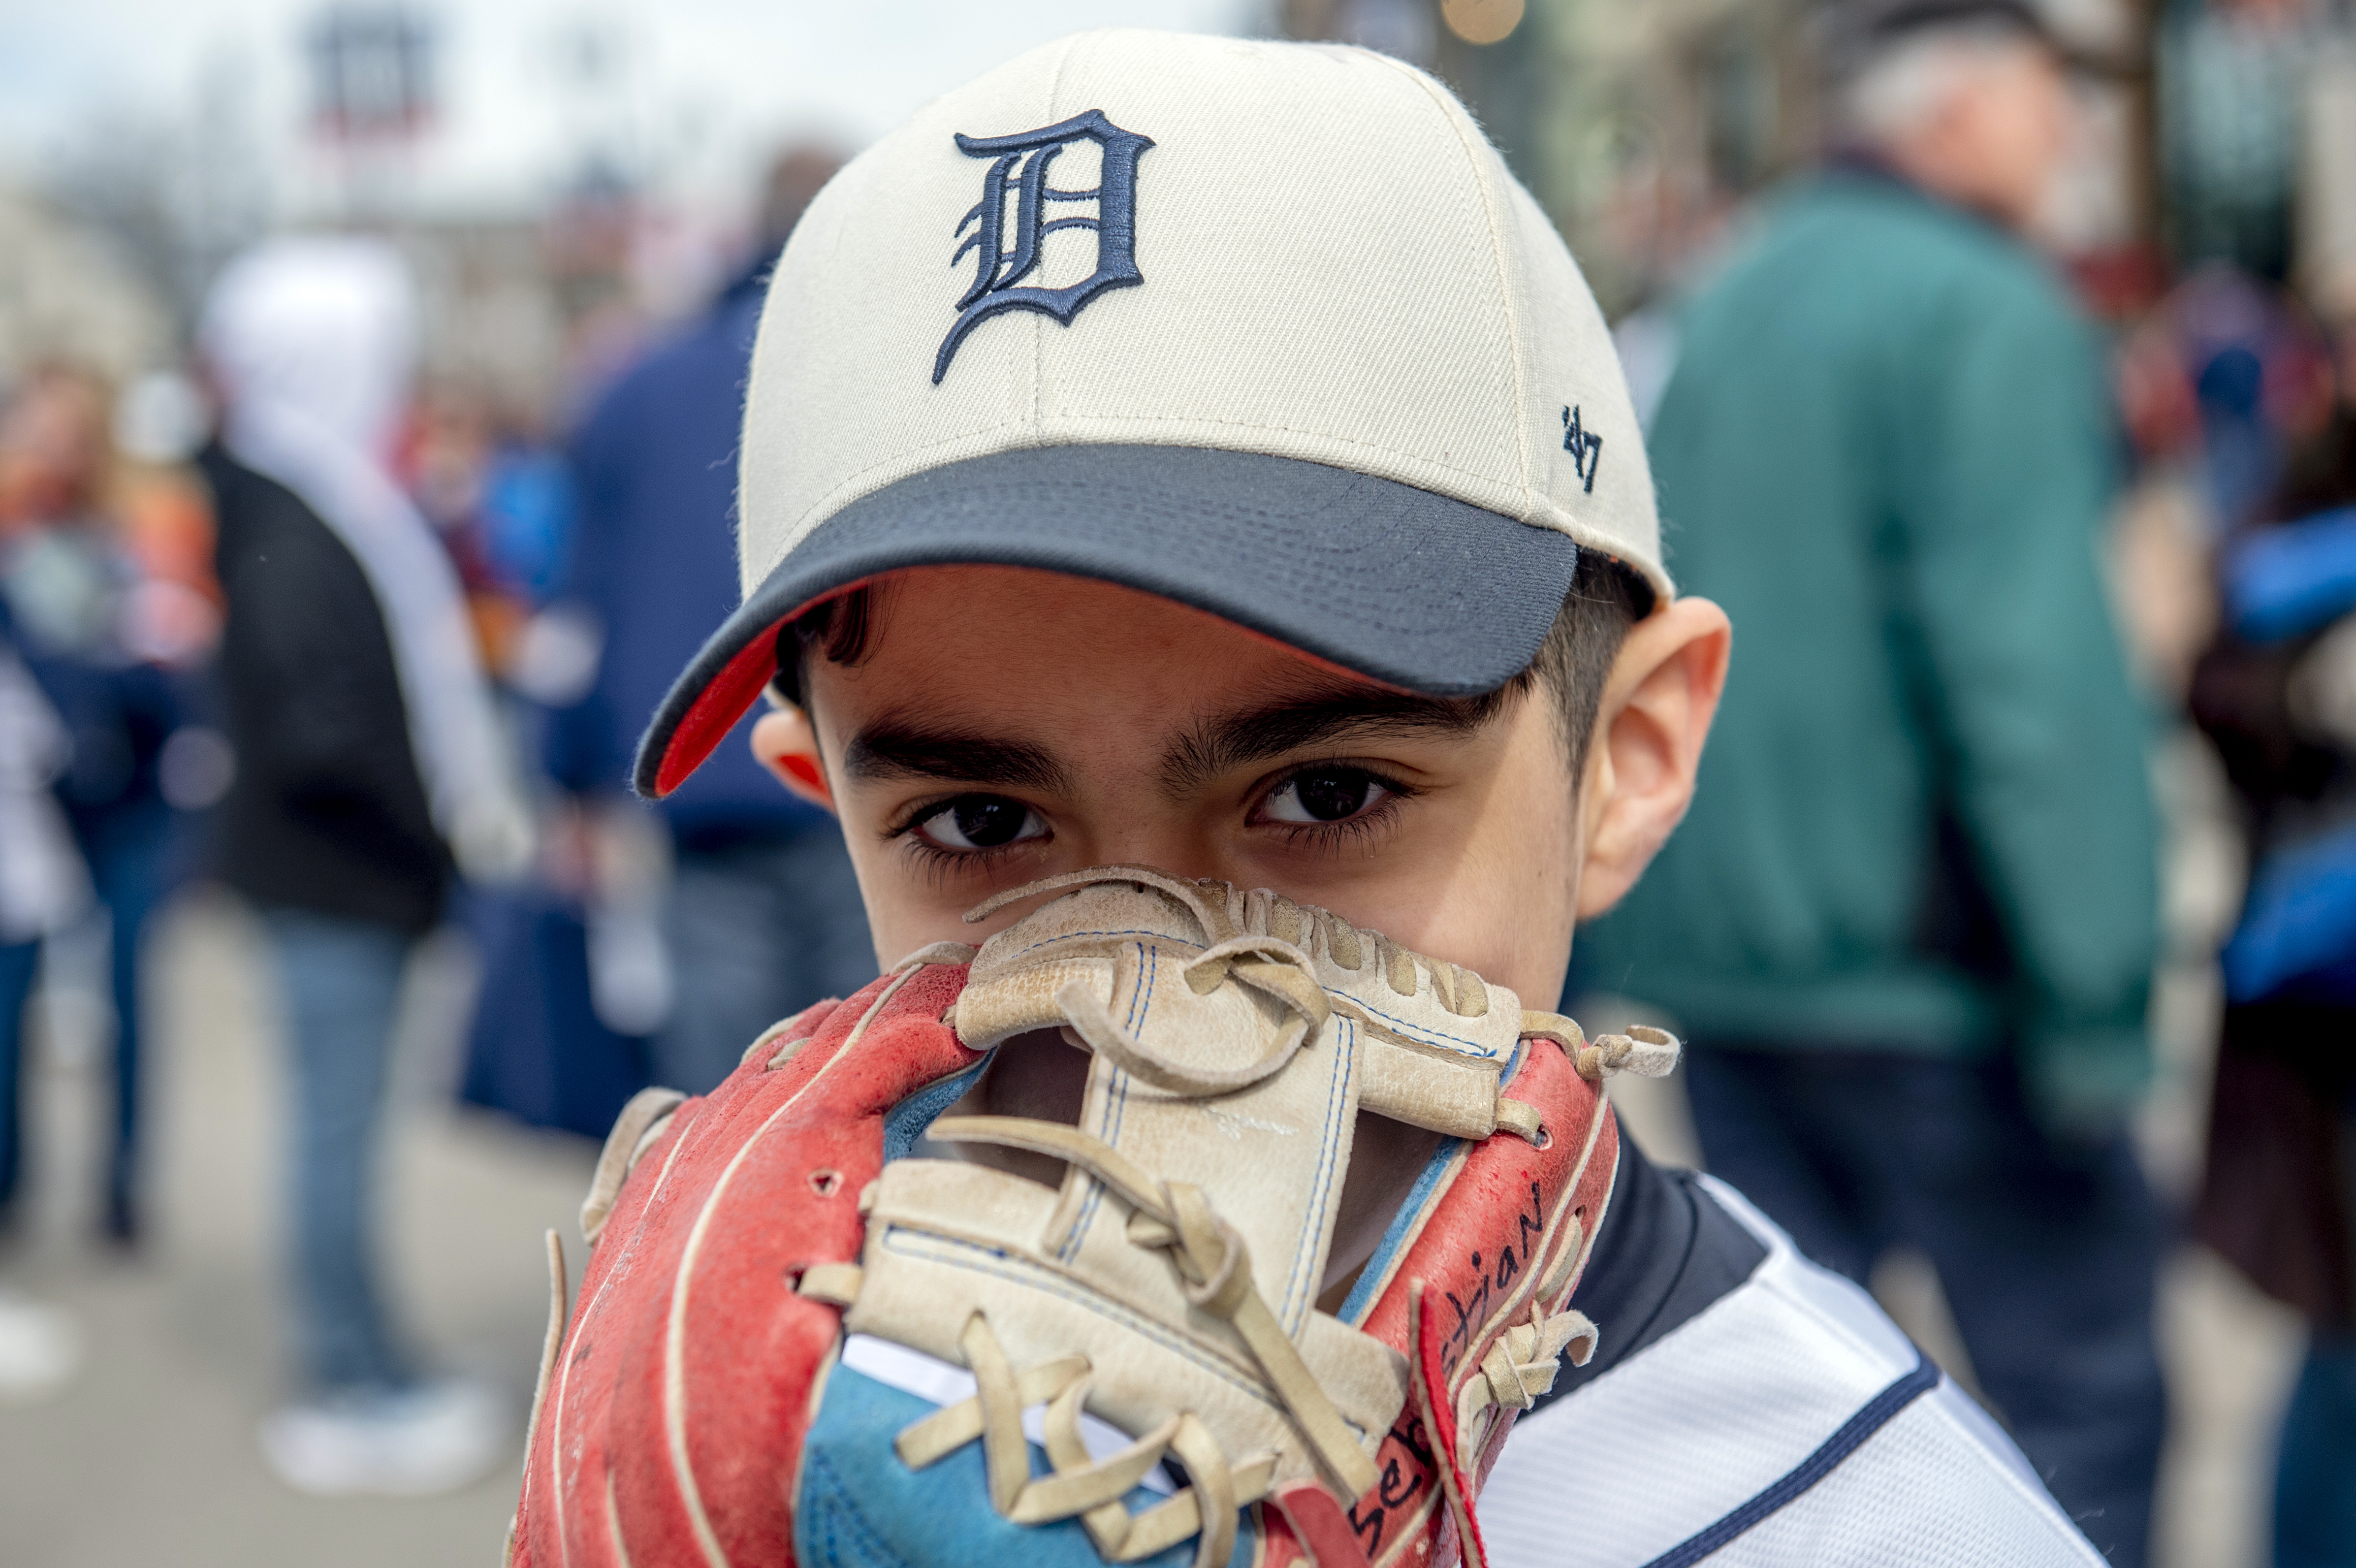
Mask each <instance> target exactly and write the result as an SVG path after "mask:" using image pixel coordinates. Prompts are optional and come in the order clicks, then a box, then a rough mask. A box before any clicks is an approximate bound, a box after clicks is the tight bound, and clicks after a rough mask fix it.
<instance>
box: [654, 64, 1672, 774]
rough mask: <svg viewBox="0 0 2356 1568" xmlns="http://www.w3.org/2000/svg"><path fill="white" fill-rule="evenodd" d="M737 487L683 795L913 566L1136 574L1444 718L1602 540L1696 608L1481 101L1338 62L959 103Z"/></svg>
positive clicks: (763, 334)
mask: <svg viewBox="0 0 2356 1568" xmlns="http://www.w3.org/2000/svg"><path fill="white" fill-rule="evenodd" d="M741 464H742V467H741V470H740V506H741V519H740V523H739V532H738V540H737V543H738V560H739V564H740V567H741V572H742V577H743V589H744V604H743V606H742V607H740V608H739V609H738V610H737V612H736V613H735V614H734V616H732V617H730V618H729V619H728V620H727V622H726V623H725V624H724V625H723V626H722V627H721V628H720V630H719V631H718V633H717V634H715V635H714V636H713V638H712V640H711V641H710V642H709V643H708V644H707V645H706V646H705V647H704V649H703V650H702V652H701V653H700V654H699V655H698V656H697V657H696V659H695V661H694V662H693V663H692V664H691V666H690V667H689V668H688V670H687V671H686V673H685V674H683V675H682V676H681V677H680V680H679V681H678V682H677V683H676V684H675V685H674V686H673V687H672V689H671V692H670V694H669V696H668V697H667V698H666V699H665V700H664V702H663V704H662V707H661V708H660V710H659V712H658V713H657V714H656V716H655V720H654V723H653V725H652V726H651V727H650V728H649V730H648V734H647V736H646V738H645V740H644V741H643V742H642V743H641V746H640V747H639V752H638V758H637V787H638V789H639V790H640V791H641V792H642V793H644V794H647V795H649V796H660V795H664V794H668V793H669V791H670V790H672V789H676V788H677V787H678V786H679V784H680V782H681V781H682V780H683V779H686V777H687V776H688V774H689V773H691V772H692V771H693V770H694V768H695V767H696V765H697V764H699V763H700V762H701V761H702V759H703V758H704V757H706V756H707V755H709V754H710V752H711V750H712V747H713V746H716V745H718V744H719V742H720V741H721V739H722V738H723V736H726V735H727V733H728V732H729V730H730V729H731V728H733V727H734V725H735V723H736V721H737V720H738V719H739V718H741V717H742V716H743V715H744V711H745V710H746V709H747V708H748V707H750V706H751V705H752V704H753V703H754V702H755V700H756V699H757V698H758V696H759V694H760V693H761V690H762V688H763V686H765V685H766V684H767V683H768V682H771V681H772V680H773V679H776V677H777V675H778V671H779V666H778V659H777V641H778V633H779V631H780V629H781V628H783V627H784V626H785V625H786V623H787V622H789V621H790V620H792V618H794V617H796V616H798V615H799V614H801V613H802V612H803V611H805V610H807V609H809V607H811V606H813V605H815V604H817V603H819V602H820V601H822V600H824V599H827V598H830V597H831V596H836V595H839V594H842V593H845V592H847V591H849V590H851V588H853V587H855V586H857V585H859V584H861V583H863V582H867V581H870V580H872V579H873V578H875V577H877V576H879V575H883V574H884V573H887V572H891V571H894V570H896V569H899V568H902V567H908V566H918V565H929V564H950V563H992V564H1007V565H1020V566H1032V567H1039V568H1044V569H1046V570H1049V571H1055V572H1061V573H1066V574H1069V575H1076V576H1084V577H1093V578H1098V579H1101V580H1103V581H1107V582H1112V583H1119V584H1123V585H1128V586H1130V587H1134V588H1140V589H1143V590H1145V591H1148V592H1151V593H1153V594H1157V595H1160V596H1164V597H1167V598H1172V599H1175V600H1178V601H1180V602H1183V603H1185V604H1189V605H1193V606H1195V607H1199V608H1202V609H1205V610H1208V611H1210V612H1212V613H1214V614H1215V615H1218V616H1220V617H1222V618H1225V619H1227V620H1229V621H1232V622H1235V623H1237V624H1238V625H1241V626H1244V627H1248V628H1251V629H1253V630H1255V631H1258V632H1262V633H1265V634H1267V635H1269V636H1271V637H1274V638H1276V639H1280V640H1281V641H1283V642H1286V643H1288V644H1290V645H1291V646H1293V647H1296V648H1299V649H1301V650H1303V651H1305V652H1308V653H1311V654H1313V655H1315V656H1317V657H1319V658H1321V659H1324V660H1329V661H1331V662H1333V663H1334V664H1338V665H1340V666H1342V667H1344V668H1345V669H1348V670H1353V671H1358V672H1360V673H1362V674H1364V675H1366V676H1368V677H1370V678H1372V679H1374V680H1376V681H1380V682H1386V683H1387V684H1390V685H1393V686H1397V687H1400V688H1404V689H1406V690H1408V691H1414V692H1419V693H1426V694H1428V695H1432V696H1466V695H1472V694H1475V693H1483V692H1490V691H1494V690H1495V689H1497V688H1498V687H1499V686H1502V685H1504V684H1505V682H1507V681H1510V680H1511V679H1513V678H1514V677H1515V675H1516V674H1518V673H1520V672H1521V671H1523V670H1524V669H1526V668H1527V666H1528V665H1529V662H1530V660H1532V659H1533V658H1534V657H1535V656H1536V654H1537V650H1538V647H1539V645H1540V644H1541V643H1542V642H1543V641H1544V640H1545V638H1546V634H1547V628H1549V627H1550V626H1551V625H1552V624H1553V622H1554V618H1555V617H1556V614H1557V613H1558V611H1559V609H1560V608H1561V606H1562V602H1563V597H1564V595H1565V594H1566V593H1567V592H1568V590H1569V586H1570V582H1571V573H1572V569H1573V566H1574V564H1576V561H1577V558H1578V553H1579V551H1580V549H1582V548H1584V549H1591V550H1598V551H1601V552H1602V553H1605V554H1607V555H1610V556H1612V557H1614V558H1616V559H1618V560H1620V561H1622V562H1624V563H1626V564H1628V565H1629V566H1630V567H1632V568H1633V569H1634V570H1635V571H1636V572H1637V573H1639V574H1641V575H1643V576H1644V578H1645V579H1646V580H1647V581H1648V582H1649V583H1650V584H1651V585H1652V586H1653V588H1654V590H1655V593H1656V594H1657V595H1658V596H1660V597H1662V598H1664V599H1665V598H1666V597H1667V596H1668V595H1669V593H1670V592H1671V588H1670V584H1669V580H1668V576H1667V574H1666V573H1665V572H1664V571H1663V570H1662V566H1661V558H1660V529H1659V524H1658V521H1657V520H1656V519H1655V514H1654V509H1653V486H1652V478H1651V476H1650V474H1649V472H1648V471H1647V469H1646V467H1645V463H1644V438H1643V436H1642V435H1640V434H1639V433H1638V430H1637V425H1636V418H1635V414H1634V413H1633V409H1632V408H1631V406H1630V403H1629V398H1628V392H1627V387H1626V383H1625V381H1623V379H1622V375H1621V371H1620V365H1619V360H1617V358H1616V357H1615V356H1614V354H1613V352H1612V338H1611V335H1610V333H1609V332H1608V331H1607V330H1606V328H1605V327H1604V324H1603V317H1602V316H1601V313H1600V312H1599V311H1598V310H1597V308H1596V306H1595V300H1594V297H1593V295H1590V293H1589V291H1588V288H1587V285H1586V281H1585V280H1584V279H1583V278H1581V277H1580V273H1579V267H1578V263H1575V262H1573V261H1572V260H1571V257H1570V252H1569V251H1568V250H1567V249H1566V248H1565V247H1564V245H1563V242H1562V240H1561V238H1560V237H1559V236H1558V235H1557V234H1556V232H1555V231H1554V228H1553V226H1552V225H1551V224H1550V223H1548V222H1547V219H1546V216H1545V214H1544V213H1542V212H1541V211H1540V210H1539V209H1538V207H1537V203H1536V202H1535V201H1533V200H1532V199H1530V197H1529V194H1528V193H1527V192H1526V191H1525V190H1524V189H1523V188H1521V186H1520V185H1519V184H1517V183H1516V182H1515V179H1514V177H1513V176H1512V175H1511V174H1509V173H1508V172H1507V171H1506V168H1505V162H1504V160H1503V159H1501V158H1500V157H1499V156H1498V155H1497V152H1496V150H1495V149H1494V147H1492V146H1491V145H1489V143H1488V141H1487V140H1486V139H1485V138H1484V137H1483V135H1482V134H1481V130H1480V127H1479V126H1477V125H1476V124H1473V122H1472V117H1471V116H1470V115H1468V114H1467V113H1465V112H1464V109H1463V106H1462V105H1461V104H1460V103H1458V102H1456V100H1455V99H1454V98H1453V97H1451V95H1450V94H1449V92H1448V91H1447V89H1445V88H1443V87H1441V86H1440V84H1439V83H1438V82H1436V81H1433V80H1432V79H1431V78H1430V77H1429V76H1426V75H1424V74H1423V73H1422V72H1420V71H1418V70H1414V69H1413V68H1411V67H1409V66H1407V65H1403V64H1401V63H1400V62H1399V61H1398V60H1396V59H1390V58H1388V57H1387V56H1385V55H1380V54H1376V53H1372V52H1370V51H1368V50H1365V49H1356V48H1342V47H1338V46H1329V45H1323V44H1317V45H1312V44H1291V43H1272V42H1260V41H1243V40H1237V39H1228V38H1200V37H1191V36H1185V35H1176V34H1167V33H1155V32H1146V31H1139V30H1132V29H1116V30H1110V31H1104V32H1093V33H1083V34H1080V35H1078V36H1076V37H1074V38H1066V39H1064V40H1062V41H1060V42H1058V43H1054V44H1050V45H1047V46H1046V47H1044V48H1040V49H1037V50H1034V51H1033V52H1032V53H1030V54H1026V55H1024V56H1023V57H1022V58H1021V59H1016V60H1013V61H1012V62H1010V63H1009V64H1006V65H1003V66H1001V67H1000V68H999V69H997V70H993V71H991V72H990V73H989V74H988V75H986V76H983V77H981V78H980V79H979V80H977V81H972V82H970V83H969V84H968V85H966V86H964V87H962V88H959V89H958V90H957V91H953V92H950V93H948V94H946V95H945V96H943V97H941V98H939V99H937V100H936V101H934V102H933V103H932V104H931V105H929V106H928V107H926V109H924V110H923V111H922V112H920V113H918V114H917V115H916V117H915V118H914V119H913V120H911V121H909V122H908V123H907V124H905V125H903V126H902V127H901V128H900V129H899V130H897V131H895V132H894V133H893V134H891V135H889V136H887V137H885V138H884V139H883V141H881V142H879V143H877V144H876V145H874V146H873V147H871V148H869V149H868V150H867V151H866V152H865V153H863V154H862V155H861V156H859V157H857V158H856V159H854V160H852V161H851V164H850V165H849V166H846V167H845V168H844V169H843V170H842V172H841V174H839V175H837V176H836V177H835V178H834V180H833V181H832V182H831V183H830V184H829V185H828V186H827V188H825V190H824V191H823V192H821V193H820V194H819V197H818V199H816V200H815V201H814V202H812V203H811V204H810V207H809V211H808V212H807V213H805V214H804V216H803V218H802V220H801V223H800V225H799V226H798V228H797V229H796V230H795V231H794V235H793V239H792V241H791V242H789V243H788V244H787V247H786V250H785V254H784V257H783V259H782V260H781V261H780V262H779V263H778V265H777V271H776V277H775V279H774V281H773V282H772V283H771V285H770V287H769V296H768V304H767V306H766V309H765V310H764V312H763V314H762V317H761V330H760V337H759V340H758V342H757V344H756V345H755V349H754V354H753V370H752V381H751V386H750V389H749V392H748V394H747V398H746V403H745V410H744V443H743V448H742V458H741ZM793 675H794V671H793V670H792V668H791V667H790V664H788V666H787V669H786V671H785V677H786V679H787V681H788V682H790V681H791V680H792V679H793Z"/></svg>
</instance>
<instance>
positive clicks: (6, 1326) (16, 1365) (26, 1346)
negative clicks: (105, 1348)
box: [0, 1290, 81, 1404]
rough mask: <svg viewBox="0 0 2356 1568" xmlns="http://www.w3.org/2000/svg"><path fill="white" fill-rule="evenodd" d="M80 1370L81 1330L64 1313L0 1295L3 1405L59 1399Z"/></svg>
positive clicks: (11, 1295) (0, 1397)
mask: <svg viewBox="0 0 2356 1568" xmlns="http://www.w3.org/2000/svg"><path fill="white" fill-rule="evenodd" d="M80 1365H81V1329H80V1326H77V1325H76V1324H75V1322H74V1320H73V1319H72V1318H71V1317H70V1316H67V1314H66V1312H65V1310H64V1309H63V1308H61V1307H55V1306H48V1305H44V1304H42V1303H40V1302H37V1301H32V1300H29V1299H27V1297H25V1296H21V1295H18V1294H16V1293H15V1292H14V1291H7V1290H0V1404H16V1403H23V1402H30V1401H33V1400H37V1399H40V1398H42V1397H44V1396H46V1395H48V1394H52V1393H55V1392H56V1391H58V1390H59V1389H61V1388H63V1387H64V1386H65V1384H66V1381H67V1380H68V1379H70V1378H71V1377H72V1376H73V1374H74V1369H75V1368H76V1367H79V1366H80Z"/></svg>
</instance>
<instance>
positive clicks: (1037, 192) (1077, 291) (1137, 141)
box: [933, 109, 1153, 386]
mask: <svg viewBox="0 0 2356 1568" xmlns="http://www.w3.org/2000/svg"><path fill="white" fill-rule="evenodd" d="M1083 140H1086V141H1093V142H1095V143H1096V145H1097V146H1098V149H1099V157H1100V166H1099V172H1098V176H1097V183H1096V185H1095V187H1094V188H1091V189H1087V190H1059V189H1057V188H1055V187H1054V186H1052V185H1049V184H1048V183H1047V174H1048V170H1049V169H1050V168H1051V167H1053V166H1054V165H1055V160H1056V159H1057V158H1058V157H1060V156H1063V155H1064V154H1065V153H1066V152H1067V151H1069V150H1071V148H1072V147H1073V145H1074V144H1076V143H1078V142H1081V141H1083ZM957 145H958V151H959V152H961V153H963V154H964V155H965V156H968V157H969V158H988V159H990V160H991V163H990V172H989V173H987V174H985V175H984V176H982V180H981V199H980V201H977V202H975V203H974V204H973V206H972V208H971V209H969V211H968V212H967V213H966V215H965V216H964V217H963V218H960V219H958V226H957V231H958V233H959V234H962V235H964V236H965V238H964V239H963V241H962V242H960V243H959V244H958V248H957V252H956V253H955V254H953V255H952V256H950V258H949V265H951V266H955V265H957V264H958V263H959V262H961V261H963V260H964V259H965V255H966V252H969V251H970V252H974V256H975V263H974V275H973V285H972V286H971V287H969V288H968V289H967V290H966V291H965V295H964V297H962V298H960V299H959V300H958V302H957V308H958V318H957V320H956V321H955V322H953V323H952V324H951V325H950V327H949V334H948V337H946V338H942V339H941V350H940V352H939V353H938V354H937V355H935V356H934V358H933V384H934V385H936V386H937V385H939V384H940V380H941V378H942V377H943V376H945V375H947V374H948V368H949V360H952V359H954V358H955V357H956V356H957V351H958V344H959V343H962V342H964V341H965V335H966V334H967V333H969V332H970V331H972V330H973V329H974V328H976V327H979V326H980V325H981V323H982V322H984V321H986V320H988V319H989V318H990V317H993V316H995V315H997V314H998V313H999V312H1000V311H1001V310H1036V311H1041V312H1043V313H1044V314H1046V315H1048V316H1052V317H1055V319H1056V320H1057V321H1059V322H1062V323H1063V324H1064V325H1065V326H1066V327H1068V326H1070V325H1071V323H1072V317H1075V316H1076V315H1078V314H1079V311H1080V306H1084V305H1086V304H1087V302H1088V301H1090V300H1092V299H1094V298H1095V297H1096V296H1097V295H1100V294H1102V293H1103V292H1104V291H1105V290H1107V289H1108V288H1123V287H1126V286H1128V285H1130V284H1137V283H1143V282H1144V281H1145V277H1144V274H1141V273H1140V272H1139V271H1138V270H1137V156H1138V155H1139V154H1140V153H1142V152H1143V151H1145V149H1146V148H1148V147H1150V146H1151V145H1153V143H1152V142H1151V139H1149V138H1147V137H1144V136H1141V135H1139V134H1136V133H1135V132H1133V131H1124V130H1122V129H1121V128H1120V127H1119V126H1118V125H1116V124H1113V123H1112V122H1111V121H1109V120H1108V119H1106V118H1105V117H1104V112H1103V111H1102V110H1100V109H1091V110H1089V111H1088V112H1087V113H1085V114H1076V115H1074V116H1073V117H1072V118H1071V119H1069V120H1066V121H1063V122H1062V123H1060V124H1054V125H1049V126H1047V127H1045V128H1044V130H1037V131H1023V132H1019V133H1017V134H1014V135H1011V136H968V135H962V134H961V135H959V136H958V139H957ZM1009 198H1012V201H1013V208H1014V211H1013V223H1012V233H1011V234H1010V233H1009V225H1008V222H1007V204H1008V199H1009ZM1084 203H1085V204H1092V205H1093V206H1094V207H1095V211H1093V212H1088V211H1069V210H1067V209H1070V208H1072V207H1075V206H1079V205H1081V204H1084ZM1059 210H1061V212H1062V215H1060V216H1058V215H1056V213H1057V212H1058V211H1059ZM968 228H971V229H972V230H973V232H972V233H970V234H967V233H966V231H967V229H968ZM1059 229H1088V230H1094V231H1096V269H1095V270H1094V271H1093V272H1091V273H1089V274H1087V276H1086V277H1084V278H1081V279H1080V280H1079V281H1078V282H1076V283H1071V284H1066V285H1064V286H1062V287H1060V288H1048V287H1045V286H1044V283H1033V284H1027V285H1026V284H1024V283H1023V279H1025V278H1028V277H1031V276H1032V275H1033V274H1035V273H1038V272H1039V271H1040V268H1041V266H1042V264H1043V263H1044V262H1046V261H1047V255H1046V252H1047V245H1046V239H1047V236H1048V235H1050V234H1052V233H1054V232H1055V231H1057V230H1059Z"/></svg>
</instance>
